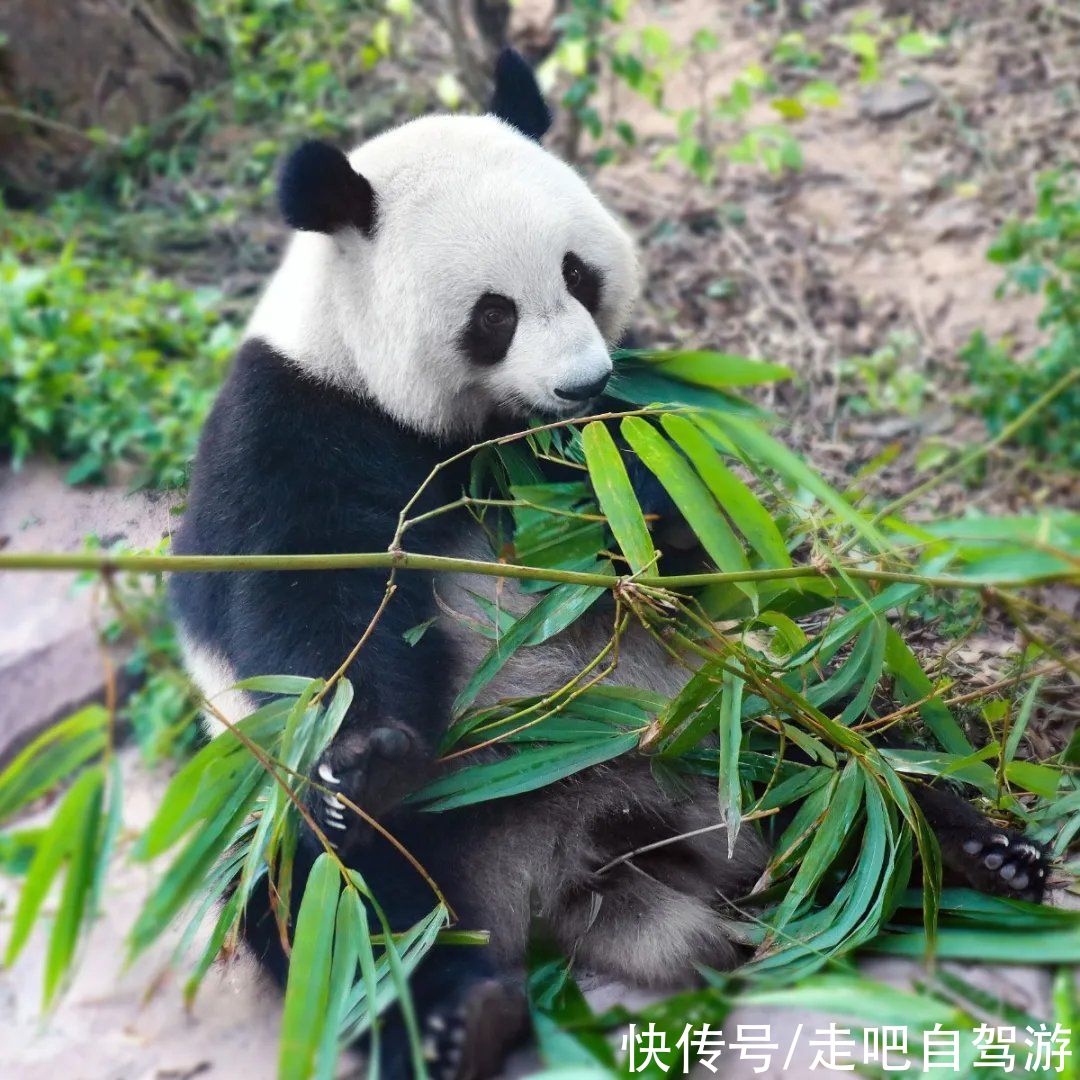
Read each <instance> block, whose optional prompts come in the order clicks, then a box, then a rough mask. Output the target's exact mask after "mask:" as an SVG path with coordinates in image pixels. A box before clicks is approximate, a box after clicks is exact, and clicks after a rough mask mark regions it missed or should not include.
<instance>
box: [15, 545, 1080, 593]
mask: <svg viewBox="0 0 1080 1080" xmlns="http://www.w3.org/2000/svg"><path fill="white" fill-rule="evenodd" d="M387 568H389V569H398V570H425V571H431V572H434V573H457V574H460V573H468V574H480V575H482V576H486V577H504V578H517V579H519V580H525V581H557V582H566V583H568V584H571V585H593V586H597V587H599V588H603V589H613V588H618V587H619V586H620V584H621V583H624V582H625V581H626V580H627V579H624V578H617V577H611V575H609V574H596V573H586V572H583V571H578V570H558V569H554V568H551V567H542V566H517V565H512V564H508V563H501V562H490V561H486V560H482V559H457V558H452V557H450V556H445V555H422V554H417V553H414V552H408V551H376V552H360V553H355V554H352V553H340V554H327V555H134V554H132V555H124V554H109V553H108V552H103V551H75V552H12V553H10V554H8V553H3V552H0V572H2V571H4V570H42V571H50V572H59V571H73V572H86V571H97V572H99V573H103V574H108V573H117V572H123V573H139V574H160V573H173V574H177V573H200V574H213V573H235V572H237V571H248V572H260V573H261V572H268V571H274V570H288V571H308V570H364V569H387ZM844 576H847V577H850V578H857V579H859V580H861V581H878V582H885V583H889V584H892V583H907V584H914V585H926V586H929V587H932V588H938V589H985V588H987V587H989V586H991V585H993V584H994V583H993V582H988V581H985V580H974V579H972V578H965V577H961V576H958V575H955V574H918V573H915V572H909V571H902V570H870V569H866V568H865V567H841V568H839V569H835V568H832V567H823V566H784V567H775V568H765V569H760V570H736V571H731V572H727V573H719V572H718V573H704V574H672V575H667V576H665V575H662V574H641V575H638V576H636V577H634V578H633V581H634V583H635V584H638V585H645V586H648V587H650V588H657V589H679V588H695V587H697V586H701V585H722V584H726V583H729V582H738V581H782V580H795V579H800V578H803V579H808V578H824V579H827V580H833V579H836V578H842V577H844ZM1055 582H1066V583H1073V584H1077V583H1080V569H1069V570H1060V571H1055V572H1053V573H1047V574H1035V575H1032V576H1031V577H1029V578H1024V579H1023V580H1021V581H1017V582H1013V583H1012V586H1013V587H1017V588H1020V587H1027V586H1032V585H1049V584H1053V583H1055ZM998 587H1000V586H998Z"/></svg>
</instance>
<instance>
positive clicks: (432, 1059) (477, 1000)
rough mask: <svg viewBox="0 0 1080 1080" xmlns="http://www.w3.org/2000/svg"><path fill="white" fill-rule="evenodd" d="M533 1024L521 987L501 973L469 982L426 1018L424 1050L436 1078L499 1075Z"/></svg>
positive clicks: (469, 1079)
mask: <svg viewBox="0 0 1080 1080" xmlns="http://www.w3.org/2000/svg"><path fill="white" fill-rule="evenodd" d="M527 1028H528V1007H527V1004H526V1001H525V995H524V993H523V991H522V988H521V987H519V986H516V985H512V984H510V983H509V982H507V981H504V980H502V979H496V978H489V979H483V980H481V981H479V982H476V983H473V984H472V985H470V986H469V987H468V988H467V989H466V990H465V991H464V993H463V994H462V995H461V996H460V997H458V998H456V999H455V1000H454V1001H452V1002H447V1003H446V1004H445V1005H443V1006H441V1007H438V1008H436V1009H434V1010H432V1011H431V1012H430V1013H428V1015H427V1017H426V1018H424V1019H423V1020H422V1030H421V1050H422V1052H423V1055H424V1063H425V1065H426V1066H427V1070H428V1073H429V1074H430V1076H431V1080H483V1078H485V1077H490V1076H496V1075H498V1073H499V1071H500V1069H501V1067H502V1064H503V1061H504V1060H505V1058H506V1055H507V1054H508V1053H509V1051H510V1050H511V1049H512V1048H513V1047H514V1045H515V1044H516V1043H517V1042H519V1041H520V1040H521V1038H522V1037H523V1035H524V1034H525V1032H526V1030H527Z"/></svg>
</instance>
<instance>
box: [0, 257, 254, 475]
mask: <svg viewBox="0 0 1080 1080" xmlns="http://www.w3.org/2000/svg"><path fill="white" fill-rule="evenodd" d="M94 269H95V266H94V264H92V263H88V262H85V261H82V260H81V259H80V257H79V253H78V249H77V247H76V246H75V245H74V244H72V245H69V246H68V247H66V248H65V249H64V250H63V251H62V252H61V253H60V254H59V255H58V256H50V255H44V256H41V257H40V258H39V259H38V261H37V265H34V266H27V265H24V264H23V263H22V262H20V261H19V260H18V259H17V258H16V257H15V256H14V255H11V254H5V255H3V256H2V257H0V355H2V356H3V358H4V359H3V364H2V367H0V452H6V453H10V454H11V456H12V458H13V460H14V462H15V464H16V465H19V464H20V463H21V462H22V461H23V460H24V459H25V458H26V457H27V456H28V455H30V454H32V453H37V452H46V453H51V454H55V455H56V456H57V457H59V458H62V459H64V460H70V461H72V462H73V464H72V466H71V469H70V471H69V473H68V480H69V481H71V482H72V483H77V482H80V481H86V480H101V479H104V478H105V477H106V476H107V474H108V473H109V471H110V469H111V467H112V466H114V465H115V464H117V463H121V462H123V463H127V464H128V465H129V466H131V467H132V468H133V470H134V483H135V485H137V486H154V487H176V486H179V485H180V484H182V483H183V482H184V479H185V476H186V471H187V463H188V461H189V460H190V458H191V456H192V454H193V452H194V449H195V445H196V441H197V438H198V433H199V427H200V425H201V423H202V420H203V418H204V417H205V415H206V413H207V411H208V409H209V407H210V403H211V401H212V399H213V395H214V391H215V389H216V388H217V385H218V383H219V382H220V379H221V374H222V371H223V368H224V365H225V362H226V360H227V358H228V355H229V353H230V352H231V350H232V348H233V346H234V344H235V342H236V336H237V335H236V330H235V327H233V326H232V325H230V324H228V323H226V322H223V321H221V320H220V319H219V317H218V315H217V314H216V311H215V305H216V304H217V303H218V300H219V297H218V294H217V293H216V292H212V291H209V290H193V289H188V288H184V287H181V286H180V285H177V284H175V283H173V282H171V281H163V280H158V279H156V278H154V277H152V276H151V275H150V274H148V273H146V272H145V271H140V270H136V269H135V268H134V267H130V266H129V267H126V268H125V267H123V266H120V267H116V266H114V267H112V268H111V272H112V280H113V281H114V282H115V284H111V285H103V284H98V283H97V282H96V281H95V279H94V276H93V272H94Z"/></svg>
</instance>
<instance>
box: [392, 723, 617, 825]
mask: <svg viewBox="0 0 1080 1080" xmlns="http://www.w3.org/2000/svg"><path fill="white" fill-rule="evenodd" d="M637 741H638V736H637V733H636V732H629V733H628V734H615V735H606V736H604V737H603V738H600V739H590V740H588V741H581V742H578V743H554V744H550V745H546V746H540V747H536V748H532V747H530V748H529V749H527V750H521V751H519V752H518V753H516V754H514V755H513V756H512V757H509V758H507V759H506V760H504V761H495V762H491V763H488V764H485V765H470V766H467V767H465V768H463V769H460V770H458V771H457V772H454V773H451V774H450V775H449V776H444V777H442V778H440V779H439V780H436V781H435V782H434V783H432V784H428V785H427V786H426V787H424V788H422V789H421V790H420V791H419V792H417V793H416V794H415V795H413V796H412V797H411V798H412V799H413V800H415V801H417V802H425V803H426V805H425V806H424V807H423V809H424V810H429V811H436V810H450V809H453V808H455V807H459V806H471V805H472V804H473V803H478V802H486V801H488V800H490V799H504V798H507V797H508V796H511V795H521V794H523V793H524V792H526V791H535V790H536V789H537V788H542V787H545V786H547V785H548V784H553V783H555V781H557V780H562V779H564V778H565V777H567V776H572V775H573V774H574V773H576V772H580V771H581V770H582V769H587V768H589V767H590V766H593V765H599V764H600V762H602V761H609V760H610V759H611V758H613V757H618V755H619V754H622V753H625V752H626V751H627V750H630V749H632V748H633V747H634V746H636V745H637Z"/></svg>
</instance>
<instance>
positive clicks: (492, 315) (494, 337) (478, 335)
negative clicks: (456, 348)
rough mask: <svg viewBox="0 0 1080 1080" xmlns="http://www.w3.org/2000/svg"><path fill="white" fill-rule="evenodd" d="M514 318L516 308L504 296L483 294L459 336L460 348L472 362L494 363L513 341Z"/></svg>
mask: <svg viewBox="0 0 1080 1080" xmlns="http://www.w3.org/2000/svg"><path fill="white" fill-rule="evenodd" d="M517 318H518V316H517V305H516V304H515V303H514V301H513V300H511V299H510V298H509V297H508V296H500V295H499V294H498V293H484V295H483V296H481V297H480V299H479V300H477V301H476V303H475V304H474V305H473V309H472V312H471V314H470V315H469V321H468V323H467V324H466V326H465V329H464V330H463V331H462V333H461V347H462V349H464V351H465V353H466V355H467V356H468V357H469V359H470V360H472V361H473V363H476V364H487V365H490V364H497V363H498V362H499V361H500V360H501V359H502V358H503V357H504V356H506V352H507V350H508V349H509V348H510V342H511V341H513V340H514V331H515V330H516V329H517Z"/></svg>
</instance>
